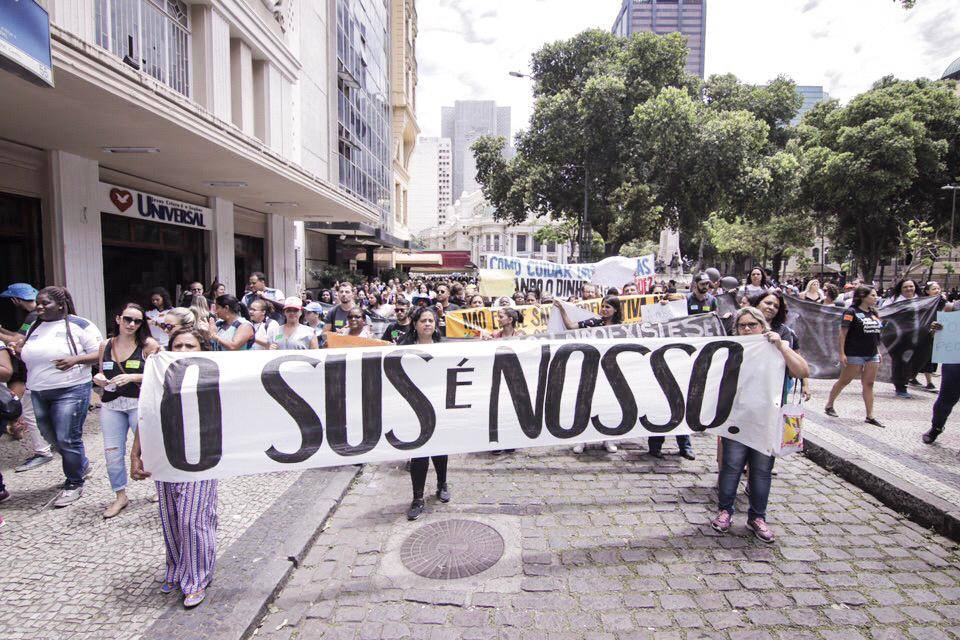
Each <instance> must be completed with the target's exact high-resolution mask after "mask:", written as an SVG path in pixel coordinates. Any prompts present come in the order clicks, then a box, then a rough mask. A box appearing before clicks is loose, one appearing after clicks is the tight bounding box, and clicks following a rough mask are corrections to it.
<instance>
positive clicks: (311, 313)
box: [303, 302, 323, 338]
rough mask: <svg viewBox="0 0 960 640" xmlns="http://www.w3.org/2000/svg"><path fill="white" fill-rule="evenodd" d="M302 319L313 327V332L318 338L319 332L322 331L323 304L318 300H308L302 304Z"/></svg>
mask: <svg viewBox="0 0 960 640" xmlns="http://www.w3.org/2000/svg"><path fill="white" fill-rule="evenodd" d="M303 321H304V322H305V323H306V324H307V326H308V327H310V328H311V329H313V332H314V334H316V335H317V337H318V338H319V336H320V334H321V333H323V305H321V304H320V303H319V302H308V303H307V304H306V305H304V307H303Z"/></svg>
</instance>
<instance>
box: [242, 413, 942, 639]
mask: <svg viewBox="0 0 960 640" xmlns="http://www.w3.org/2000/svg"><path fill="white" fill-rule="evenodd" d="M880 415H881V416H883V415H884V414H883V413H881V414H880ZM695 442H696V450H697V460H696V461H695V462H689V461H684V460H681V459H680V458H678V457H675V456H668V457H667V458H666V459H665V460H664V461H657V460H655V459H653V458H651V457H649V456H647V455H646V454H645V453H644V452H643V450H644V449H645V447H643V446H640V447H639V448H638V446H631V445H629V444H628V445H626V446H625V447H624V448H622V449H621V451H620V452H618V453H616V454H606V453H600V452H595V451H588V453H586V454H583V455H581V456H574V455H573V454H572V453H571V452H570V451H569V450H565V449H560V448H551V449H529V450H525V451H520V452H517V453H516V454H513V455H508V456H504V457H493V456H490V455H479V454H478V455H468V456H456V457H452V458H451V461H450V472H449V473H450V477H449V481H450V485H451V488H452V492H453V501H452V502H451V503H450V504H448V505H442V504H440V503H439V502H438V501H437V500H436V499H434V498H432V497H431V498H428V501H427V513H426V514H425V515H424V517H423V518H422V519H421V520H420V521H417V522H413V523H410V522H407V521H406V518H405V517H404V512H405V509H406V507H407V506H408V504H409V498H410V486H409V485H410V481H409V478H408V474H407V473H405V472H404V471H403V468H402V466H401V465H400V464H383V465H378V466H368V467H367V468H366V469H365V470H364V473H363V475H362V476H361V477H360V479H359V480H358V483H357V484H356V485H355V487H354V489H353V491H351V493H350V494H349V495H348V496H347V497H346V498H345V499H344V502H343V503H342V504H341V506H340V508H339V509H338V510H337V512H336V513H335V514H334V515H333V517H332V519H331V520H330V522H329V527H328V528H327V529H326V530H325V531H324V532H323V533H322V534H321V535H320V536H319V538H318V540H317V543H316V545H315V546H314V548H313V549H312V550H311V552H310V553H309V554H308V556H307V558H306V560H305V562H304V563H302V564H301V566H300V568H299V569H298V570H297V571H296V572H295V573H294V574H293V576H292V578H291V580H290V581H289V582H288V584H287V586H286V587H285V589H284V590H283V591H282V592H281V593H280V595H279V596H278V598H277V600H276V601H275V603H274V605H273V606H272V607H271V613H270V614H269V615H267V616H266V617H265V619H264V620H263V622H262V624H261V626H260V628H259V629H258V630H257V631H256V638H257V639H258V640H259V639H260V638H269V639H272V640H273V639H277V640H280V639H282V640H290V639H292V638H295V639H299V640H302V639H306V638H310V639H313V638H321V637H323V638H429V639H431V640H434V639H436V640H440V639H445V638H520V639H522V640H527V639H530V640H533V639H539V638H550V639H551V640H555V639H558V638H591V639H593V638H595V639H598V640H607V639H619V638H654V639H663V640H675V639H681V640H682V639H693V638H704V639H706V638H709V639H730V640H748V639H755V640H761V639H788V638H798V639H800V638H811V639H812V638H816V639H820V640H840V639H842V640H857V639H862V638H875V639H877V640H880V639H883V640H893V639H897V638H908V639H914V640H922V639H927V638H931V639H933V638H937V639H940V638H960V548H958V547H957V546H956V545H954V544H953V543H951V542H950V541H948V540H946V539H945V538H942V537H940V536H938V535H935V534H932V533H931V532H930V531H928V530H926V529H924V528H923V527H920V526H918V525H916V524H914V523H912V522H910V521H908V520H906V519H905V518H903V517H902V516H901V515H899V514H898V513H896V512H895V511H893V510H891V509H888V508H886V507H885V506H883V505H882V504H880V503H879V501H877V500H876V499H874V498H873V497H872V496H870V495H869V494H866V493H864V492H863V491H860V490H859V489H857V488H855V487H853V486H852V485H850V484H848V483H846V482H844V481H842V480H840V479H838V478H837V477H836V476H834V475H832V474H830V473H829V472H827V471H825V470H824V469H822V468H820V467H818V466H816V465H814V464H813V463H812V462H810V461H809V460H807V459H806V458H804V457H803V456H792V457H790V458H786V459H783V460H780V461H778V463H777V469H778V475H777V476H776V477H775V478H774V488H773V492H772V495H771V503H770V508H769V514H768V515H769V521H770V523H771V525H772V527H773V528H774V530H775V531H776V533H777V534H778V537H777V540H776V542H775V543H774V544H772V545H765V544H763V543H762V542H760V541H758V540H756V539H754V538H753V537H751V536H750V535H748V533H747V530H746V528H745V524H744V521H745V517H744V515H743V513H744V511H745V507H746V505H745V503H744V501H743V498H742V497H741V498H740V500H739V501H738V507H737V508H738V514H737V516H736V517H735V520H734V526H733V528H732V529H731V531H730V532H729V533H728V534H727V535H725V536H719V535H717V534H716V533H714V532H713V531H712V529H711V528H710V527H709V526H708V524H707V523H708V521H709V519H710V518H711V517H712V516H713V515H714V509H715V500H716V492H715V489H714V487H715V483H716V473H715V469H716V463H715V460H714V456H715V439H713V438H705V437H703V438H696V439H695ZM671 444H672V443H669V442H668V444H667V448H668V449H669V448H670V445H671ZM433 482H434V478H433V477H432V473H431V477H430V479H429V480H428V484H427V490H428V492H429V491H431V490H432V487H433ZM450 519H466V520H473V521H477V522H481V523H483V524H486V525H488V526H490V527H492V528H494V529H495V530H496V531H497V533H499V534H500V537H501V538H502V539H503V541H504V544H503V547H504V554H503V557H502V558H501V559H500V560H499V561H498V562H497V563H496V564H494V565H493V566H492V567H491V568H489V569H487V570H486V571H484V572H482V573H480V574H478V575H475V576H473V577H466V578H458V579H452V580H436V579H430V578H424V577H420V576H417V575H415V574H413V573H412V572H411V571H409V570H407V569H406V568H405V567H404V565H403V558H402V557H401V551H400V548H401V546H402V543H403V541H404V540H406V539H407V538H408V537H409V536H410V535H412V534H413V533H414V532H416V531H418V530H419V529H420V528H421V527H424V526H427V525H429V524H432V523H437V522H442V521H447V520H450ZM471 542H472V541H471V540H461V541H460V542H455V543H451V542H448V543H446V544H447V546H446V548H445V549H442V550H445V551H448V552H454V551H458V547H461V548H460V549H459V550H463V549H465V548H466V547H467V546H468V545H469V543H471ZM488 548H489V547H488ZM477 553H479V551H478V552H477Z"/></svg>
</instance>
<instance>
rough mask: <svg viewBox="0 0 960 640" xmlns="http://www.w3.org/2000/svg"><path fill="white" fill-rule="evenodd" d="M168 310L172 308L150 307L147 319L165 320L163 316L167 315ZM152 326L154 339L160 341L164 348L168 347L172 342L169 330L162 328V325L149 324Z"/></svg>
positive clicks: (151, 331) (151, 332)
mask: <svg viewBox="0 0 960 640" xmlns="http://www.w3.org/2000/svg"><path fill="white" fill-rule="evenodd" d="M167 311H170V309H165V310H164V311H160V310H159V309H150V310H149V311H147V320H153V321H154V322H159V321H161V320H163V317H164V316H166V315H167ZM149 326H150V335H151V336H153V339H154V340H156V341H157V342H159V343H160V346H161V347H163V348H164V349H166V348H167V345H168V344H169V343H170V336H168V335H167V332H166V331H164V330H163V329H161V328H160V327H157V326H154V325H152V324H151V325H149Z"/></svg>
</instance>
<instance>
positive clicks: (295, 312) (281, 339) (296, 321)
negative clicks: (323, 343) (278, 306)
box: [270, 296, 319, 350]
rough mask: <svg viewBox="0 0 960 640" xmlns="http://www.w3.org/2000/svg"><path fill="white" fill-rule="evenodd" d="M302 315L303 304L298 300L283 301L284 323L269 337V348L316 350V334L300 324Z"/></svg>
mask: <svg viewBox="0 0 960 640" xmlns="http://www.w3.org/2000/svg"><path fill="white" fill-rule="evenodd" d="M302 314H303V302H302V301H301V300H300V298H297V297H293V296H291V297H289V298H287V299H286V300H284V301H283V317H284V319H285V320H286V322H284V323H283V326H282V327H280V328H279V329H277V330H276V331H275V332H274V333H273V335H271V336H270V348H271V349H274V350H277V349H295V350H303V349H318V348H319V341H318V340H317V333H316V331H314V329H313V328H312V327H310V326H308V325H305V324H300V316H301V315H302Z"/></svg>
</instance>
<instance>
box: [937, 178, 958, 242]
mask: <svg viewBox="0 0 960 640" xmlns="http://www.w3.org/2000/svg"><path fill="white" fill-rule="evenodd" d="M940 188H941V189H942V190H944V191H952V192H953V203H952V204H951V205H950V260H953V222H954V218H955V217H956V215H957V190H958V189H960V185H956V184H945V185H943V186H942V187H940Z"/></svg>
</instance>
